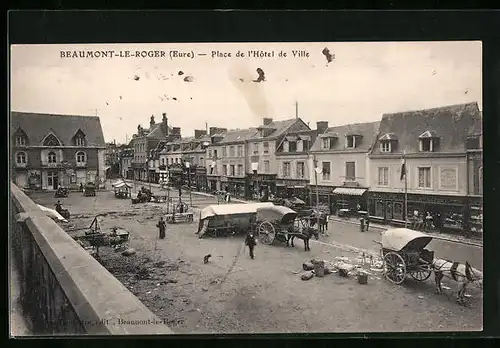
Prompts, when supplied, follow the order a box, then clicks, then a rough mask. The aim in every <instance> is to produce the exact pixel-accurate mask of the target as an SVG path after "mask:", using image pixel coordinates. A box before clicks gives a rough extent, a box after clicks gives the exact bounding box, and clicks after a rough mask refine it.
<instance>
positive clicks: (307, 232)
mask: <svg viewBox="0 0 500 348" xmlns="http://www.w3.org/2000/svg"><path fill="white" fill-rule="evenodd" d="M313 235H314V237H315V238H316V239H318V238H319V235H318V231H317V230H316V229H314V228H311V227H305V228H304V229H303V230H302V231H301V233H289V234H288V236H287V239H286V246H289V245H290V244H291V245H292V247H294V245H293V240H294V239H295V238H299V239H302V240H303V241H304V251H310V250H311V248H310V247H309V239H311V237H312V236H313Z"/></svg>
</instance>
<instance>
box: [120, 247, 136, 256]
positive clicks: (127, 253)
mask: <svg viewBox="0 0 500 348" xmlns="http://www.w3.org/2000/svg"><path fill="white" fill-rule="evenodd" d="M135 253H136V251H135V250H134V249H132V248H129V249H127V250H125V251H124V252H122V255H123V256H132V255H135Z"/></svg>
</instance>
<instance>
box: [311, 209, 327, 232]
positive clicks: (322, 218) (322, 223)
mask: <svg viewBox="0 0 500 348" xmlns="http://www.w3.org/2000/svg"><path fill="white" fill-rule="evenodd" d="M318 215H319V216H317V215H316V213H313V214H311V215H310V216H309V227H314V225H316V223H317V222H319V226H318V229H319V231H320V232H326V230H327V229H328V217H327V215H326V214H324V213H319V214H318Z"/></svg>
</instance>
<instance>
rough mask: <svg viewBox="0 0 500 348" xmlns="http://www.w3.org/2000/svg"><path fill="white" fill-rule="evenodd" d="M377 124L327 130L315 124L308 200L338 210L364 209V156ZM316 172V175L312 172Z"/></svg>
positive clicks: (357, 124) (321, 125)
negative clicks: (316, 134)
mask: <svg viewBox="0 0 500 348" xmlns="http://www.w3.org/2000/svg"><path fill="white" fill-rule="evenodd" d="M379 124H380V122H368V123H356V124H350V125H344V126H336V127H328V122H326V121H323V122H318V125H317V129H318V132H319V134H318V137H317V139H316V141H315V143H314V144H313V147H312V149H311V157H310V166H309V167H310V177H311V180H310V184H311V191H310V193H311V195H312V196H313V195H316V191H317V198H316V197H311V198H312V200H313V201H314V200H316V199H318V200H319V202H320V204H322V205H326V206H328V207H329V210H330V212H331V213H332V214H336V213H337V212H338V211H339V210H340V209H348V210H349V211H351V212H352V211H357V210H358V208H360V209H361V210H364V209H366V205H367V199H368V197H367V196H368V195H367V191H368V189H369V186H370V185H369V179H368V175H369V171H368V153H369V151H370V149H371V147H372V145H373V142H374V139H375V136H376V134H377V131H378V127H379ZM315 168H318V170H319V172H317V171H316V170H315Z"/></svg>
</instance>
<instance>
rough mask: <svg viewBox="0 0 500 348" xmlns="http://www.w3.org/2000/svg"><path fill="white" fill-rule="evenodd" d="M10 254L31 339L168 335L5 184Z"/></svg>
mask: <svg viewBox="0 0 500 348" xmlns="http://www.w3.org/2000/svg"><path fill="white" fill-rule="evenodd" d="M11 212H12V213H11V218H12V220H11V229H10V231H11V233H10V245H11V250H10V252H12V253H13V259H14V262H15V266H16V268H17V269H18V271H19V276H20V283H21V289H20V292H21V294H20V297H21V302H22V307H23V310H24V313H25V315H26V316H27V317H28V318H29V321H30V322H31V323H32V328H31V329H32V331H33V333H34V334H36V335H128V334H134V335H149V334H156V335H158V334H160V335H161V334H173V331H172V330H171V329H170V328H169V327H168V326H166V325H165V324H164V323H163V322H162V321H161V320H160V319H159V318H158V317H157V316H156V315H154V314H153V313H152V312H151V311H150V310H149V309H148V308H147V307H146V306H145V305H144V304H143V303H142V302H140V301H139V299H138V298H137V297H135V296H134V295H133V294H132V293H131V292H130V291H129V290H128V289H127V288H126V287H125V286H123V285H122V284H121V283H120V282H119V281H118V280H117V279H116V278H115V277H114V276H113V275H112V274H111V273H109V272H108V271H107V270H106V269H105V268H104V267H103V266H102V265H101V264H100V263H99V262H98V261H97V260H95V259H94V258H93V257H92V256H91V255H90V254H89V253H88V252H87V251H86V250H84V249H83V248H82V247H81V246H80V245H78V243H76V242H75V241H74V240H73V238H72V237H71V236H69V235H68V234H67V233H66V232H65V231H64V230H63V229H62V228H61V227H60V226H58V225H57V223H56V222H54V221H53V220H51V219H50V218H48V217H47V216H46V215H45V214H44V213H43V212H42V211H41V210H40V209H39V208H38V207H37V205H36V204H35V203H34V202H33V201H32V200H31V199H30V198H29V197H28V196H26V194H24V193H23V192H22V191H21V190H20V189H19V188H18V187H17V186H16V185H14V184H13V183H11Z"/></svg>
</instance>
